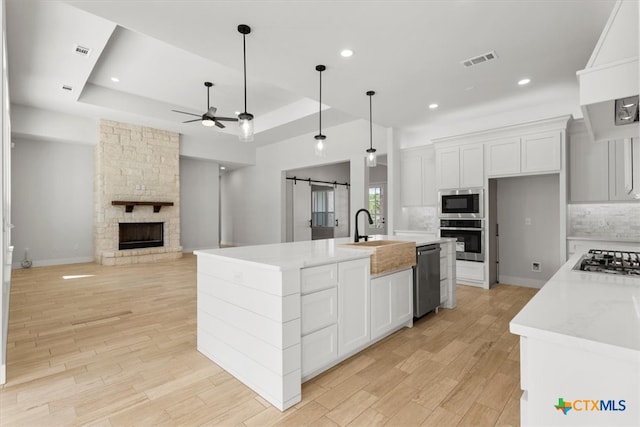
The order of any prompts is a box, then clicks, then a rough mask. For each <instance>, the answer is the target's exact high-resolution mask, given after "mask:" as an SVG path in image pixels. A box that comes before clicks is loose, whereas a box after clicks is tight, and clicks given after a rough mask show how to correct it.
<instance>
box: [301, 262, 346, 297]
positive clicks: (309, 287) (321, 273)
mask: <svg viewBox="0 0 640 427" xmlns="http://www.w3.org/2000/svg"><path fill="white" fill-rule="evenodd" d="M335 286H338V264H327V265H320V266H318V267H308V268H303V269H302V270H300V293H301V294H302V295H304V294H309V293H311V292H315V291H319V290H322V289H327V288H332V287H335Z"/></svg>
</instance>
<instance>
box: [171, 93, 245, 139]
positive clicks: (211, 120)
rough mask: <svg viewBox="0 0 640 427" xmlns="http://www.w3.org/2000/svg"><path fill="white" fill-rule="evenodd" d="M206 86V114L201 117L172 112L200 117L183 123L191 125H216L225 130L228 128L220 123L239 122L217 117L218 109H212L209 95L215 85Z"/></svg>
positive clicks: (183, 112) (191, 114) (193, 114)
mask: <svg viewBox="0 0 640 427" xmlns="http://www.w3.org/2000/svg"><path fill="white" fill-rule="evenodd" d="M204 85H205V86H206V88H207V111H206V112H205V113H204V114H202V115H200V114H195V113H188V112H186V111H180V110H171V111H173V112H176V113H181V114H188V115H190V116H196V117H199V119H193V120H187V121H184V122H182V123H191V122H199V121H201V122H202V124H203V125H204V126H214V125H215V126H218V127H219V128H220V129H224V128H225V127H226V126H225V125H223V124H222V123H220V122H237V121H238V118H237V117H219V116H216V111H217V110H218V109H217V108H216V107H212V106H211V103H210V102H209V93H210V91H211V86H213V83H211V82H204Z"/></svg>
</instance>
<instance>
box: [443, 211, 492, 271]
mask: <svg viewBox="0 0 640 427" xmlns="http://www.w3.org/2000/svg"><path fill="white" fill-rule="evenodd" d="M483 222H484V221H483V220H480V219H441V220H440V237H452V238H454V239H456V259H458V260H463V261H478V262H484V224H483Z"/></svg>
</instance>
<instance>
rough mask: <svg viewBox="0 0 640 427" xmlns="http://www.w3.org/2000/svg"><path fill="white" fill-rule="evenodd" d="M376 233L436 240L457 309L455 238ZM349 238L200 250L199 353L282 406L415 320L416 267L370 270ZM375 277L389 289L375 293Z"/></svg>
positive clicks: (446, 300) (449, 304)
mask: <svg viewBox="0 0 640 427" xmlns="http://www.w3.org/2000/svg"><path fill="white" fill-rule="evenodd" d="M372 239H373V240H402V241H408V242H415V243H416V244H417V245H425V244H433V243H439V244H440V245H441V248H442V251H443V252H442V253H443V254H444V257H443V259H442V260H443V261H442V260H441V265H444V266H445V268H446V270H447V271H446V272H445V277H446V279H443V281H442V282H441V283H442V285H443V286H444V287H445V292H444V295H443V297H442V298H441V302H442V305H441V306H442V307H446V308H453V307H455V304H456V296H455V248H454V241H453V239H435V240H434V239H432V238H431V237H425V236H419V235H417V236H402V237H400V236H372ZM426 239H428V240H426ZM346 243H350V239H348V238H343V239H327V240H315V241H305V242H291V243H282V244H270V245H258V246H245V247H236V248H225V249H211V250H202V251H196V252H195V254H196V255H197V256H198V266H197V269H198V284H197V286H198V290H197V300H198V301H197V304H198V305H197V322H198V325H197V341H198V344H197V345H198V351H200V352H201V353H203V354H204V355H205V356H207V357H208V358H209V359H211V360H212V361H213V362H215V363H217V364H218V365H220V366H221V367H222V368H224V369H225V370H226V371H227V372H229V373H230V374H232V375H233V376H234V377H236V378H237V379H239V380H240V381H242V382H243V383H244V384H246V385H247V386H249V387H250V388H252V389H253V390H254V391H255V392H256V393H258V394H259V395H261V396H262V397H263V398H265V399H266V400H267V401H269V402H270V403H271V404H273V405H274V406H275V407H277V408H278V409H280V410H285V409H287V408H289V407H291V406H292V405H294V404H296V403H297V402H299V401H300V400H301V384H302V382H304V381H306V380H307V379H310V378H312V377H313V376H315V375H318V374H319V373H321V372H323V371H325V370H326V369H329V368H330V367H331V366H334V365H336V364H337V363H339V362H340V361H342V360H345V359H346V358H348V357H350V356H352V355H353V354H355V353H357V352H359V351H361V350H363V349H364V348H366V347H368V346H369V345H371V344H373V343H374V342H376V341H378V340H380V339H382V338H384V337H385V336H387V335H389V334H391V333H393V332H395V331H396V330H398V329H400V328H402V327H405V326H408V327H410V326H412V324H413V311H412V307H413V306H412V301H413V295H412V277H413V276H412V270H411V269H410V268H409V269H407V268H404V269H403V270H399V271H393V272H388V273H385V274H382V275H380V276H374V277H372V276H371V274H370V260H369V259H370V256H371V251H369V250H366V249H361V248H358V249H353V248H349V247H345V246H342V245H343V244H346ZM374 284H375V285H376V286H382V287H384V292H386V294H385V293H384V292H376V291H374V292H372V291H371V287H372V286H374ZM374 294H375V295H378V298H377V299H374V297H373V295H374ZM381 295H383V296H384V295H388V296H389V297H388V298H380V296H381ZM372 324H374V325H376V326H375V327H372V326H371V325H372ZM372 331H373V332H372Z"/></svg>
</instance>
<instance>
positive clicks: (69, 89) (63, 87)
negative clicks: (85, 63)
mask: <svg viewBox="0 0 640 427" xmlns="http://www.w3.org/2000/svg"><path fill="white" fill-rule="evenodd" d="M62 90H68V91H69V92H71V91H72V90H73V87H71V86H69V85H62Z"/></svg>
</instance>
